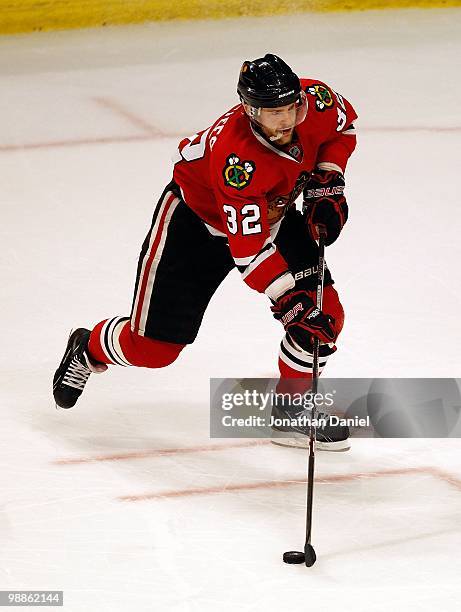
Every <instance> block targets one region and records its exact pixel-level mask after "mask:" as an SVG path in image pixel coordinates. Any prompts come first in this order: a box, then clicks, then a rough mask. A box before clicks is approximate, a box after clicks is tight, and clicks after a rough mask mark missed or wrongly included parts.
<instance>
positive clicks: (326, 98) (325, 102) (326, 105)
mask: <svg viewBox="0 0 461 612" xmlns="http://www.w3.org/2000/svg"><path fill="white" fill-rule="evenodd" d="M306 93H307V94H309V95H311V96H314V98H315V108H316V109H317V110H318V111H321V112H322V113H323V111H325V110H327V109H330V108H333V106H334V101H333V96H332V95H331V91H330V90H329V89H328V87H325V85H320V83H315V84H314V85H310V86H308V87H306Z"/></svg>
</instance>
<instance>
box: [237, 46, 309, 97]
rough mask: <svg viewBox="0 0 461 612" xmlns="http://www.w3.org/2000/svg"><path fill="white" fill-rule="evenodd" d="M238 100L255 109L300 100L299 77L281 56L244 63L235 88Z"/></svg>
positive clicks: (268, 56) (270, 54)
mask: <svg viewBox="0 0 461 612" xmlns="http://www.w3.org/2000/svg"><path fill="white" fill-rule="evenodd" d="M237 92H238V94H239V96H240V100H241V101H242V102H244V103H246V104H249V105H250V106H252V107H255V108H262V107H264V108H275V107H277V106H284V105H286V104H292V103H293V102H296V101H298V100H299V96H300V94H301V83H300V82H299V78H298V77H297V75H296V74H295V73H294V72H293V71H292V69H291V68H290V67H289V66H288V64H286V63H285V62H284V61H283V60H282V59H281V58H280V57H278V56H277V55H274V54H272V53H267V54H266V55H265V56H264V57H261V58H258V59H255V60H253V61H245V62H243V65H242V68H241V69H240V76H239V81H238V85H237Z"/></svg>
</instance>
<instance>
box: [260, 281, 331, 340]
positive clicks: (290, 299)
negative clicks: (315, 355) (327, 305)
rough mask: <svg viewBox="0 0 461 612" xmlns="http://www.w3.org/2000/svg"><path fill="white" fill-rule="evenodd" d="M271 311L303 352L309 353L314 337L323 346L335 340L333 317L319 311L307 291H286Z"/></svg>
mask: <svg viewBox="0 0 461 612" xmlns="http://www.w3.org/2000/svg"><path fill="white" fill-rule="evenodd" d="M271 310H272V312H273V313H274V317H275V318H276V319H277V320H278V321H280V322H281V323H282V325H283V327H284V328H285V330H286V331H287V332H288V333H289V334H290V336H291V337H292V338H293V340H294V341H295V342H296V344H298V346H299V347H300V348H301V349H303V350H305V351H308V352H310V351H311V349H312V344H313V339H314V337H316V338H319V340H320V342H323V343H324V344H329V343H332V342H334V341H335V340H336V337H337V334H336V331H335V327H334V324H335V321H334V319H333V317H331V316H330V315H326V314H324V313H323V312H322V311H321V310H319V309H318V308H317V306H316V305H315V304H314V302H313V301H312V300H311V298H310V297H309V294H308V293H307V291H296V290H294V289H292V290H290V291H288V292H287V293H285V294H284V295H282V296H281V297H279V299H278V300H277V302H276V303H275V305H274V306H272V308H271ZM334 350H335V349H334Z"/></svg>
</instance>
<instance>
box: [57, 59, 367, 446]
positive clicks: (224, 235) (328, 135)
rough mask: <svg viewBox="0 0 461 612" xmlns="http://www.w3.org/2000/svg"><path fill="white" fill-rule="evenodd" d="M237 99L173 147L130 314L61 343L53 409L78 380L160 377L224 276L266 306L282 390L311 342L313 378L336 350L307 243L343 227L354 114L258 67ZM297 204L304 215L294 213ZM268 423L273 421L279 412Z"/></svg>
mask: <svg viewBox="0 0 461 612" xmlns="http://www.w3.org/2000/svg"><path fill="white" fill-rule="evenodd" d="M237 91H238V95H239V97H240V103H239V104H238V105H236V106H234V107H233V108H232V109H230V110H229V111H228V112H226V113H225V114H224V115H222V116H221V117H219V119H217V120H216V121H215V122H214V123H213V125H212V126H211V127H209V128H208V129H206V130H204V131H202V132H199V133H197V134H196V135H194V136H192V137H191V138H185V139H184V140H182V141H181V142H180V143H179V146H178V150H177V153H176V155H175V157H174V170H173V180H172V181H171V183H170V184H169V185H167V186H166V188H165V190H164V191H163V193H162V195H161V197H160V200H159V202H158V204H157V206H156V208H155V211H154V215H153V219H152V224H151V228H150V230H149V232H148V234H147V237H146V239H145V241H144V244H143V245H142V249H141V254H140V257H139V263H138V269H137V276H136V284H135V290H134V298H133V305H132V311H131V314H130V316H129V317H127V316H126V317H113V318H109V319H106V320H104V321H101V322H100V323H98V324H97V325H96V326H95V327H94V328H93V330H92V331H90V330H87V329H82V328H80V329H77V330H75V331H74V332H73V333H72V334H71V336H70V338H69V341H68V344H67V348H66V351H65V354H64V357H63V359H62V361H61V363H60V365H59V367H58V369H57V371H56V373H55V376H54V380H53V392H54V398H55V401H56V404H57V405H58V406H61V407H62V408H70V407H72V406H74V405H75V403H76V401H77V399H78V398H79V396H80V395H81V393H82V391H83V388H84V387H85V384H86V382H87V380H88V377H89V376H90V373H91V372H98V371H104V370H106V369H107V364H113V365H120V366H130V365H132V366H139V367H148V368H161V367H165V366H167V365H169V364H171V363H172V362H173V361H175V359H177V357H178V356H179V354H180V352H181V351H182V350H183V349H184V347H185V346H186V345H187V344H190V343H192V342H194V339H195V337H196V335H197V333H198V330H199V328H200V324H201V321H202V317H203V315H204V312H205V309H206V307H207V305H208V303H209V301H210V299H211V297H212V295H213V294H214V292H215V291H216V289H217V288H218V287H219V285H220V284H221V282H222V281H223V280H224V278H225V277H226V276H227V274H228V273H229V272H230V271H231V270H232V269H233V268H234V267H237V268H238V270H239V272H240V273H241V277H242V280H243V281H244V282H245V283H246V284H247V285H248V286H249V287H250V288H251V289H252V290H255V291H258V292H260V293H265V294H266V295H267V296H268V298H269V300H270V303H269V306H270V305H272V311H273V314H274V316H275V317H276V318H277V319H279V320H280V321H281V323H282V324H283V326H284V328H285V334H284V337H283V339H282V342H281V345H280V352H279V360H278V365H279V370H280V375H281V377H282V379H293V378H300V379H303V380H308V379H309V378H311V376H312V362H313V359H312V346H313V338H314V337H318V338H319V339H320V342H321V349H320V362H319V369H320V371H321V370H322V368H323V367H324V366H325V363H326V361H327V359H328V356H329V355H330V354H332V353H333V352H334V351H335V350H336V346H335V342H336V340H337V337H338V335H339V333H340V332H341V329H342V327H343V321H344V312H343V309H342V306H341V303H340V301H339V298H338V294H337V292H336V290H335V289H334V287H333V280H332V277H331V274H330V271H329V270H328V269H327V270H326V272H325V290H324V300H323V311H319V310H318V309H317V308H316V307H315V304H314V301H313V300H314V299H315V291H314V290H315V287H316V274H315V272H316V264H317V259H318V247H317V243H316V238H318V233H317V231H318V230H317V228H318V226H320V225H321V226H323V227H324V228H325V230H326V233H327V242H326V243H327V245H329V244H331V243H332V242H334V241H335V240H336V239H337V238H338V236H339V234H340V232H341V230H342V228H343V226H344V223H345V222H346V220H347V216H348V208H347V204H346V200H345V197H344V193H343V192H344V184H345V183H344V171H345V168H346V164H347V161H348V158H349V156H350V155H351V153H352V152H353V150H354V148H355V143H356V139H355V131H354V126H353V121H354V120H355V119H356V113H355V111H354V109H353V108H352V106H351V105H350V104H349V102H348V101H347V100H346V99H345V98H343V97H342V96H341V95H340V94H338V93H336V92H335V91H333V90H332V89H331V88H330V87H328V86H327V85H325V84H324V83H322V82H320V81H317V80H312V79H305V78H302V79H299V78H298V77H297V76H296V74H294V73H293V71H292V70H291V68H290V67H289V66H288V65H287V64H286V63H285V62H284V61H283V60H282V59H280V58H279V57H277V56H276V55H272V54H267V55H265V57H263V58H259V59H256V60H254V61H246V62H244V64H243V66H242V68H241V71H240V76H239V81H238V87H237ZM303 192H304V195H305V198H306V201H307V202H309V206H308V207H307V212H305V213H304V214H303V213H301V212H298V211H297V210H296V207H295V200H296V199H297V198H298V196H299V195H300V194H301V193H303ZM274 410H275V411H276V415H275V416H278V417H279V416H282V417H283V415H284V414H286V413H290V410H291V411H292V409H291V408H290V407H287V408H277V407H275V408H274ZM295 429H296V428H295ZM293 433H297V434H300V435H302V436H303V437H305V436H306V435H307V434H308V431H307V430H306V428H304V429H302V428H301V429H300V430H299V429H298V430H297V431H294V432H293ZM347 439H348V430H347V428H344V427H342V428H341V427H336V428H331V427H330V428H329V427H328V426H326V427H325V428H323V429H322V428H319V429H318V430H317V441H318V443H319V444H320V445H321V446H323V447H324V448H331V449H334V450H337V449H343V448H347V447H348V440H347Z"/></svg>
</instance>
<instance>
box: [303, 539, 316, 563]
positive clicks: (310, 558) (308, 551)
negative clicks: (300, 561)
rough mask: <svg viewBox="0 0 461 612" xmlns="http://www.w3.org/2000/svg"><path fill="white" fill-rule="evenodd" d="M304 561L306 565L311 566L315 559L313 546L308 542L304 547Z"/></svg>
mask: <svg viewBox="0 0 461 612" xmlns="http://www.w3.org/2000/svg"><path fill="white" fill-rule="evenodd" d="M303 556H304V562H305V564H306V566H307V567H312V566H313V565H314V563H315V562H316V560H317V555H316V554H315V550H314V547H313V546H311V545H310V544H306V546H305V547H304V555H303Z"/></svg>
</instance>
